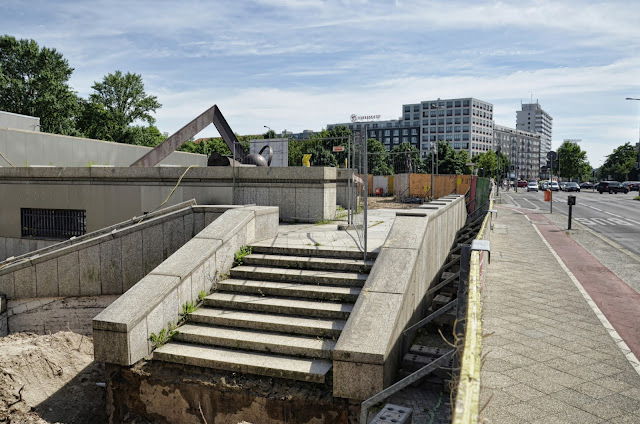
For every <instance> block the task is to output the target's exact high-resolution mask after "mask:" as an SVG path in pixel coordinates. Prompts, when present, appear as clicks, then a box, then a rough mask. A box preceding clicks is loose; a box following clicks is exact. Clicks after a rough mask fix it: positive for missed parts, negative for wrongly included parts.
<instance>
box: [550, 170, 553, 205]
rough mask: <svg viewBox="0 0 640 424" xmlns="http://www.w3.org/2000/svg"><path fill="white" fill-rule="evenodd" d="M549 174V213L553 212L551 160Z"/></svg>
mask: <svg viewBox="0 0 640 424" xmlns="http://www.w3.org/2000/svg"><path fill="white" fill-rule="evenodd" d="M549 175H550V178H549V192H550V193H551V201H550V202H549V213H553V161H551V174H549Z"/></svg>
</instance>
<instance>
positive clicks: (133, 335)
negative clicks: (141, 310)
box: [125, 319, 151, 365]
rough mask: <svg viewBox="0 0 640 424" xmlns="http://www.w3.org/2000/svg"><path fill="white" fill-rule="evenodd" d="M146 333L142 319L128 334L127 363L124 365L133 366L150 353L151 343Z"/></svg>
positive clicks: (144, 322) (145, 323) (145, 322)
mask: <svg viewBox="0 0 640 424" xmlns="http://www.w3.org/2000/svg"><path fill="white" fill-rule="evenodd" d="M147 334H149V333H148V332H147V320H146V319H143V320H142V321H140V322H139V323H138V325H136V326H135V327H134V328H133V329H132V330H131V331H130V332H129V333H128V334H127V342H128V344H129V362H128V363H127V364H125V365H133V364H135V363H136V362H138V361H139V360H140V359H142V358H144V357H145V356H147V355H148V354H149V353H151V343H150V341H149V337H148V336H147Z"/></svg>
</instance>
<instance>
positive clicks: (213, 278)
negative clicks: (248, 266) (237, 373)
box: [93, 206, 278, 366]
mask: <svg viewBox="0 0 640 424" xmlns="http://www.w3.org/2000/svg"><path fill="white" fill-rule="evenodd" d="M277 231H278V208H276V207H261V206H248V207H244V208H239V209H234V210H229V211H227V212H225V213H224V214H222V215H221V216H220V217H219V218H218V219H216V220H215V221H214V222H212V223H211V224H209V225H208V226H207V227H206V228H205V229H204V230H202V231H200V232H199V233H198V234H197V235H196V236H195V237H194V238H193V239H191V240H190V241H189V242H187V243H186V244H185V245H183V246H182V247H181V248H179V249H178V250H177V251H176V252H175V253H174V254H173V255H171V256H170V257H169V258H168V259H167V260H165V261H164V262H162V263H161V264H160V265H159V266H157V267H156V268H155V269H153V270H152V271H151V272H150V273H149V274H147V275H146V276H145V277H144V278H142V279H141V280H140V281H138V282H137V283H136V284H135V285H134V286H133V287H132V288H131V289H130V290H129V291H127V292H126V293H125V294H124V295H122V296H120V297H119V298H118V300H116V301H115V302H113V303H112V304H111V305H110V306H109V307H108V308H107V309H105V310H104V311H102V312H101V313H100V314H99V315H98V316H96V317H95V318H94V320H93V343H94V355H95V358H96V360H97V361H101V362H106V363H110V364H118V365H127V366H128V365H132V364H134V363H136V362H137V361H138V360H140V359H142V358H144V357H145V356H147V355H148V354H150V353H151V351H152V347H153V346H152V344H151V341H150V340H149V338H150V336H151V334H152V333H155V334H158V333H159V332H160V331H161V330H162V329H163V328H166V327H167V326H168V323H169V322H173V323H176V322H177V321H178V319H179V317H180V314H181V312H182V306H183V305H184V304H185V303H187V302H193V303H195V302H196V301H197V300H198V295H199V294H200V292H202V291H204V292H205V293H209V292H210V291H211V288H212V287H213V285H214V284H215V283H216V282H217V281H218V279H219V278H220V276H221V275H222V274H227V273H228V272H229V270H230V269H231V266H232V265H233V260H234V255H235V252H237V251H238V250H239V249H240V247H241V246H243V245H247V244H251V243H253V242H256V241H260V240H265V239H268V238H272V237H275V236H276V234H277Z"/></svg>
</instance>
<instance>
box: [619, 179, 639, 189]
mask: <svg viewBox="0 0 640 424" xmlns="http://www.w3.org/2000/svg"><path fill="white" fill-rule="evenodd" d="M622 185H624V186H625V187H626V188H628V189H629V191H640V181H625V182H623V183H622Z"/></svg>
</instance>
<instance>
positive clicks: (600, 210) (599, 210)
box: [589, 206, 604, 212]
mask: <svg viewBox="0 0 640 424" xmlns="http://www.w3.org/2000/svg"><path fill="white" fill-rule="evenodd" d="M589 207H590V208H591V209H593V210H596V211H598V212H604V211H603V210H602V209H598V208H594V207H593V206H589Z"/></svg>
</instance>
